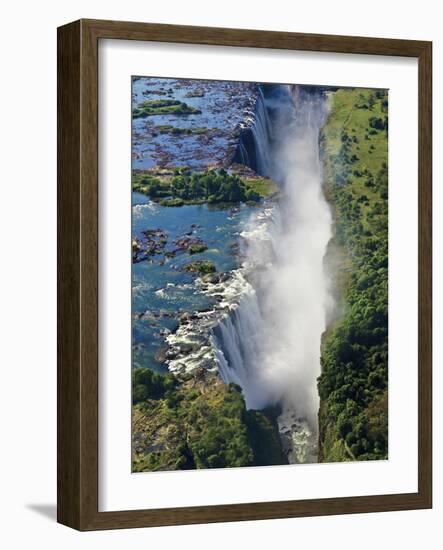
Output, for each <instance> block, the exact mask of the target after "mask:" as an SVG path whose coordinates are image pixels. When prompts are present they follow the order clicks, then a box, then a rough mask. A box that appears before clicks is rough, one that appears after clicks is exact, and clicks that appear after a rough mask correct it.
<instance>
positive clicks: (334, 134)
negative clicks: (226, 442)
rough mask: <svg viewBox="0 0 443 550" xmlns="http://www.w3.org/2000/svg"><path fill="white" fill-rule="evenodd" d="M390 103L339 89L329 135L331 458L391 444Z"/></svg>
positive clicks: (367, 455)
mask: <svg viewBox="0 0 443 550" xmlns="http://www.w3.org/2000/svg"><path fill="white" fill-rule="evenodd" d="M387 110H388V96H387V91H386V90H366V89H341V90H338V91H337V92H334V93H331V96H330V113H329V117H328V120H327V122H326V125H325V126H324V128H323V130H322V135H321V138H320V147H321V155H322V158H323V163H324V178H325V184H324V188H325V193H326V197H327V199H328V201H329V203H330V205H331V209H332V213H333V218H334V230H335V231H334V234H335V236H334V238H333V240H332V242H331V243H330V245H329V248H328V254H327V257H326V264H327V266H328V267H329V268H330V270H331V271H333V273H332V276H333V280H334V281H335V282H336V285H335V293H336V302H337V304H336V306H337V307H336V315H335V318H334V319H331V320H330V323H329V327H328V330H327V331H326V333H325V334H324V337H323V341H322V351H321V365H322V373H321V376H320V377H319V380H318V389H319V394H320V411H319V459H320V460H321V461H325V462H328V461H346V460H374V459H385V458H387V453H388V395H387V388H388V201H387V199H388V170H387V162H388V138H387V136H388V116H387Z"/></svg>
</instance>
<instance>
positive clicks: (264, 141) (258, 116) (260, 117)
mask: <svg viewBox="0 0 443 550" xmlns="http://www.w3.org/2000/svg"><path fill="white" fill-rule="evenodd" d="M271 141H272V124H271V121H270V116H269V109H268V108H267V106H266V99H265V95H264V91H263V88H262V86H260V87H259V89H258V97H257V102H256V106H255V116H254V120H253V122H252V124H251V126H250V127H248V128H246V129H245V131H244V132H243V133H242V135H241V136H240V140H239V145H238V149H237V152H236V155H235V157H234V162H239V163H240V164H244V165H246V166H249V167H250V168H252V169H253V170H255V171H256V172H257V173H258V174H261V175H263V176H268V175H270V166H271V159H270V157H269V154H270V150H271Z"/></svg>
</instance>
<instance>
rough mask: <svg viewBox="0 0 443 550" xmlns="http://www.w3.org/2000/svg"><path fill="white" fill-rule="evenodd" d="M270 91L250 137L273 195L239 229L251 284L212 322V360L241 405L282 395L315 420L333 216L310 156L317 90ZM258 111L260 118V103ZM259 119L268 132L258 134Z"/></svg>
mask: <svg viewBox="0 0 443 550" xmlns="http://www.w3.org/2000/svg"><path fill="white" fill-rule="evenodd" d="M279 94H280V96H279V97H275V96H274V97H273V98H270V99H269V98H268V99H266V102H268V107H269V104H270V105H271V108H272V106H275V105H277V104H278V109H276V110H274V111H273V116H272V120H270V119H269V118H268V120H266V121H263V120H262V121H261V123H260V132H259V133H258V135H256V136H255V137H256V139H259V140H264V139H266V143H264V142H262V143H260V144H259V147H258V150H261V149H263V148H267V149H268V151H269V154H268V156H267V158H268V159H271V160H268V161H267V165H266V167H265V171H266V172H267V173H268V175H270V176H271V177H273V178H274V179H276V180H277V181H278V182H279V183H281V185H282V193H281V198H280V200H279V203H278V205H277V206H276V207H275V208H274V213H273V215H274V219H273V223H271V224H270V223H269V222H268V223H266V220H265V221H264V220H263V217H258V218H256V219H255V220H254V221H253V223H252V227H251V228H250V231H249V232H247V233H246V238H247V241H248V260H247V261H248V262H249V263H252V264H253V265H255V267H256V268H255V274H254V280H253V281H252V284H253V287H254V288H255V289H256V292H254V290H253V289H252V288H251V289H250V291H249V295H248V296H247V297H246V298H245V299H244V300H243V302H242V303H241V304H240V306H239V308H238V309H237V310H236V311H235V313H234V315H232V316H231V318H230V319H229V320H227V322H226V323H224V324H223V325H222V326H221V327H220V332H219V336H218V339H219V340H220V341H221V348H222V349H223V355H224V359H222V360H220V358H219V364H220V363H221V362H223V360H225V364H224V365H222V366H221V369H220V370H221V372H222V376H224V378H225V379H227V380H229V381H234V382H237V383H239V384H240V385H241V386H242V388H243V392H244V394H245V399H246V403H247V406H248V407H249V408H257V409H259V408H263V407H265V406H267V405H270V404H273V403H275V402H277V401H279V402H283V403H284V404H286V405H287V406H290V407H292V408H294V409H295V410H296V411H297V414H298V415H300V416H301V417H305V418H306V419H307V420H308V421H309V423H310V424H311V426H313V427H314V426H316V424H317V412H318V394H317V383H316V378H317V376H319V374H320V339H321V335H322V333H323V331H324V330H325V328H326V311H327V308H328V307H330V301H331V298H330V295H329V292H328V279H327V277H326V274H325V272H324V268H323V260H324V256H325V253H326V247H327V244H328V242H329V240H330V238H331V231H332V230H331V224H332V220H331V214H330V211H329V207H328V205H327V203H326V201H325V198H324V196H323V193H322V188H321V186H322V174H321V166H320V163H319V155H318V136H319V130H320V128H321V126H322V124H323V122H324V119H325V116H326V104H325V99H324V98H323V97H321V96H320V95H312V94H311V95H309V94H306V93H303V91H302V92H300V91H299V90H297V89H291V88H290V87H283V86H281V87H279ZM258 113H259V114H261V115H262V116H263V110H261V111H260V110H258ZM267 114H268V113H267V112H266V116H267ZM265 126H269V127H270V132H269V133H270V134H272V139H269V134H268V135H267V136H265V137H263V131H262V129H263V127H265ZM263 227H266V228H267V234H268V241H269V240H270V242H268V243H266V242H265V241H264V240H263ZM256 236H260V237H261V238H255V237H256ZM265 266H266V268H265Z"/></svg>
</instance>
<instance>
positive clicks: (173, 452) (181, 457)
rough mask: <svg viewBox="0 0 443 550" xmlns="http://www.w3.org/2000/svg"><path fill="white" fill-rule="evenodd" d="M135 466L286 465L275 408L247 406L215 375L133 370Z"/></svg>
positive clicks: (152, 468) (233, 388)
mask: <svg viewBox="0 0 443 550" xmlns="http://www.w3.org/2000/svg"><path fill="white" fill-rule="evenodd" d="M132 388H133V389H132V392H133V393H132V399H133V410H132V415H133V435H132V437H133V470H134V471H136V472H141V471H156V470H177V469H178V470H186V469H193V468H224V467H236V466H264V465H268V464H284V463H285V462H286V459H285V457H284V455H283V452H282V449H281V444H280V439H279V436H278V431H277V430H276V428H275V414H274V412H273V411H254V410H246V407H245V402H244V399H243V396H242V393H241V389H240V388H239V387H238V386H236V385H234V384H229V385H226V384H224V382H223V381H222V380H221V379H220V378H219V377H218V376H216V375H213V374H210V373H205V372H204V371H202V372H197V373H194V374H192V375H188V376H183V375H182V376H175V375H173V374H158V373H154V372H153V371H152V370H150V369H147V368H137V369H134V370H133V374H132Z"/></svg>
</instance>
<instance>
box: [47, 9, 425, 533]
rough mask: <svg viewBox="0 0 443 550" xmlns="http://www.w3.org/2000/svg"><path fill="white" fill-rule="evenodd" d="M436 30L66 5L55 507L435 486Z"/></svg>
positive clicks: (123, 516)
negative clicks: (312, 25) (157, 20)
mask: <svg viewBox="0 0 443 550" xmlns="http://www.w3.org/2000/svg"><path fill="white" fill-rule="evenodd" d="M431 52H432V48H431V43H430V42H418V41H408V40H393V39H380V38H361V37H344V36H325V35H314V34H312V35H307V34H297V33H279V32H264V31H252V30H239V29H217V28H201V27H181V26H172V25H157V24H146V23H129V22H112V21H96V20H81V21H77V22H74V23H70V24H68V25H65V26H63V27H60V28H59V30H58V237H59V238H58V243H59V244H58V304H59V306H58V520H59V521H60V522H61V523H63V524H66V525H68V526H71V527H74V528H76V529H80V530H94V529H111V528H124V527H145V526H158V525H173V524H184V523H205V522H206V523H207V522H216V521H239V520H251V519H266V518H283V517H297V516H312V515H326V514H343V513H357V512H375V511H389V510H406V509H417V508H430V507H431V505H432V504H431V502H432V499H431V493H432V477H431V472H432V447H431V442H432V424H431V421H432V418H431V389H432V385H431V297H432V292H431V200H432V199H431V197H432V192H431V164H432V152H431V151H432V128H431V120H432V116H431V114H432V111H431V90H432V83H431V66H432V61H431Z"/></svg>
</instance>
